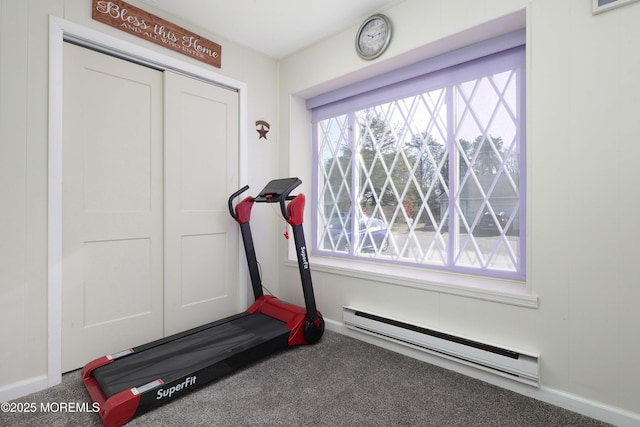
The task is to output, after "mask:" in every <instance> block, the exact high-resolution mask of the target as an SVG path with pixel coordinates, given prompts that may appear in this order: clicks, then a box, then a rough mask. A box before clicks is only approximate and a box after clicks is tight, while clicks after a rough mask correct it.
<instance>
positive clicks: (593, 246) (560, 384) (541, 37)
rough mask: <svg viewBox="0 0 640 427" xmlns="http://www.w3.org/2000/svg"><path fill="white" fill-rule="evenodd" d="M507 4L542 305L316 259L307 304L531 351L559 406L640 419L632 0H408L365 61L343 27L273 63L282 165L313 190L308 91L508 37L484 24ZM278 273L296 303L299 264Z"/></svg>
mask: <svg viewBox="0 0 640 427" xmlns="http://www.w3.org/2000/svg"><path fill="white" fill-rule="evenodd" d="M518 10H526V18H525V22H526V29H527V61H528V64H527V90H528V93H527V97H528V98H527V109H528V112H527V120H528V129H527V137H528V139H527V164H528V194H527V203H528V226H527V236H528V258H527V261H528V273H527V285H528V286H529V288H530V292H531V293H532V295H534V296H537V297H538V301H539V304H538V307H537V308H525V307H520V306H517V305H513V304H508V303H502V302H492V301H486V300H481V299H476V298H469V297H463V296H459V295H455V294H450V293H447V292H438V291H433V290H428V289H427V288H428V287H425V288H423V289H420V288H419V287H417V288H416V287H404V286H397V285H394V284H391V283H388V282H385V280H384V279H380V280H376V281H371V280H365V279H358V278H356V277H346V276H344V275H340V274H337V273H332V272H331V271H328V270H327V269H318V268H316V269H315V270H313V280H314V286H315V293H316V296H317V299H318V307H319V309H320V310H321V311H323V312H324V314H325V316H326V317H327V318H329V319H332V320H334V321H337V322H341V319H342V311H341V307H342V306H344V305H353V306H355V307H358V308H363V309H368V310H371V311H373V312H377V313H381V314H383V315H387V316H390V317H395V318H399V319H402V320H405V321H408V322H413V323H417V324H419V325H423V326H425V327H432V328H438V329H441V330H445V331H448V332H451V333H455V334H461V335H464V336H468V337H472V338H474V339H477V340H480V341H488V342H491V343H496V344H498V345H502V346H506V347H514V348H518V349H521V350H523V351H530V352H533V353H538V354H540V356H541V390H546V391H549V392H550V393H551V394H552V395H554V396H557V397H558V403H561V402H560V400H562V398H561V397H562V396H564V398H566V399H565V406H571V405H572V404H571V403H570V404H568V405H567V404H566V401H571V402H573V404H577V406H579V407H580V408H582V410H583V412H585V411H584V408H585V406H591V407H593V408H596V407H598V408H599V409H598V410H596V411H595V412H596V413H595V414H594V415H596V416H602V414H605V415H606V414H609V415H611V414H613V415H611V417H613V418H610V419H613V420H617V421H619V422H627V421H629V420H633V422H636V421H640V363H638V357H637V355H638V354H639V353H640V334H639V333H638V332H637V331H638V327H639V326H640V311H639V310H637V309H635V307H636V306H637V301H639V300H640V286H639V285H638V284H639V281H638V278H637V277H638V273H637V266H636V265H635V263H636V262H637V260H636V258H637V254H638V250H637V240H638V236H640V230H639V228H640V225H639V223H638V221H637V220H636V216H637V215H636V213H637V212H638V211H639V210H640V191H638V188H637V184H636V182H637V177H636V176H637V166H636V162H637V159H638V158H640V144H638V140H637V139H638V135H639V134H640V122H639V121H638V119H637V117H638V113H639V112H640V110H639V108H640V107H638V99H639V98H640V79H638V76H640V27H638V26H637V23H638V22H640V3H635V4H631V5H629V6H627V7H624V8H621V9H616V10H612V11H609V12H607V13H604V14H601V15H598V16H593V15H592V14H591V0H582V1H578V0H528V1H525V0H521V1H516V0H485V1H481V2H480V1H477V0H430V1H423V0H407V1H405V2H403V3H401V4H400V5H398V6H395V7H393V8H391V9H390V10H388V11H386V12H385V13H386V14H387V15H388V16H389V17H390V19H391V21H392V22H393V25H394V30H395V33H394V36H393V39H392V42H391V45H390V47H389V50H388V51H387V52H386V53H385V54H384V55H383V56H382V57H381V58H380V59H378V60H376V61H374V62H373V63H370V62H365V61H362V60H360V59H359V58H358V56H357V55H356V53H355V52H354V49H353V44H354V43H353V39H354V36H355V31H356V29H357V24H354V26H353V27H352V28H351V29H349V30H348V31H345V32H343V33H340V34H337V35H335V36H333V37H331V38H328V39H326V40H324V41H322V42H320V43H318V44H316V45H314V46H312V47H309V48H307V49H305V50H303V51H301V52H299V53H296V54H295V55H292V56H290V57H288V58H286V59H285V60H283V61H282V62H281V64H280V98H279V101H280V112H281V121H280V127H281V128H282V129H283V130H285V129H286V131H283V132H282V138H281V141H280V143H281V154H280V155H281V157H282V158H288V164H286V163H285V164H283V166H282V174H283V175H286V174H290V175H297V176H300V177H301V179H302V180H303V181H304V182H305V188H304V191H306V192H307V194H311V186H310V184H311V179H312V170H313V165H312V146H311V139H310V124H309V114H308V112H307V111H306V110H305V107H304V99H305V98H307V97H310V96H313V95H317V94H319V93H322V92H323V91H326V90H329V89H334V88H337V87H340V86H342V85H345V84H348V83H350V82H353V81H357V80H358V79H362V78H366V77H368V76H371V75H373V74H376V73H378V72H382V71H386V70H389V69H393V68H395V67H397V66H399V65H401V64H404V63H410V62H415V61H418V60H420V59H425V58H428V57H430V56H433V55H435V54H437V53H440V52H442V51H443V50H446V49H451V48H454V47H459V45H460V44H461V43H462V44H464V43H465V42H469V41H470V40H469V39H472V38H474V37H476V38H477V37H482V34H485V35H486V37H487V38H488V37H489V36H491V35H494V34H491V33H493V32H495V33H496V34H497V33H500V32H503V31H504V32H507V31H508V30H509V28H508V26H504V25H486V23H488V22H490V21H493V20H495V19H498V18H501V17H504V16H505V15H509V14H511V13H513V12H517V11H518ZM363 18H364V17H363ZM511 21H512V20H511ZM511 21H509V22H511ZM516 21H517V20H516ZM477 28H481V31H477ZM309 219H310V215H309V209H308V210H307V218H306V223H307V224H308V223H309V222H310V221H309ZM308 233H309V231H308ZM310 238H311V234H310V233H309V235H308V237H307V239H310ZM286 249H287V248H286V245H284V244H283V245H281V248H280V254H281V256H282V257H283V258H286V257H287V254H286ZM314 261H315V263H316V265H320V264H322V262H323V261H322V259H319V258H318V257H315V258H312V259H311V262H312V266H313V265H314V264H313V263H314ZM281 270H282V272H281V290H282V296H283V298H285V299H289V300H292V301H298V302H300V301H301V297H300V292H299V279H298V276H297V274H298V273H297V271H296V268H295V266H292V265H291V264H286V265H283V266H282V268H281ZM578 402H582V403H581V404H578ZM609 415H606V416H609ZM617 415H620V418H616V416H617ZM620 420H622V421H620Z"/></svg>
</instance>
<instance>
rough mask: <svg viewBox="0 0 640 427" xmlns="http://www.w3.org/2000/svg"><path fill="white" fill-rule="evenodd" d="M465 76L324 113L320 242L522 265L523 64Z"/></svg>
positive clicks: (356, 249)
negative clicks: (332, 112)
mask: <svg viewBox="0 0 640 427" xmlns="http://www.w3.org/2000/svg"><path fill="white" fill-rule="evenodd" d="M476 74H477V73H476ZM462 80H463V81H457V82H455V83H451V84H447V85H443V86H441V87H435V88H433V87H432V88H430V89H429V90H425V91H419V92H416V93H413V94H409V95H406V96H401V97H399V99H395V100H387V101H385V102H382V103H379V104H375V103H374V104H373V105H370V106H367V107H364V108H360V109H355V110H353V111H349V112H347V113H345V114H340V115H335V116H331V117H328V118H325V119H323V120H318V121H317V124H316V125H317V130H316V132H317V134H316V141H317V142H316V144H317V150H318V175H317V176H318V179H317V185H318V187H317V196H318V197H317V200H316V202H317V217H316V225H317V234H316V236H317V237H316V246H317V248H318V249H319V250H321V251H324V252H331V253H335V254H342V255H343V256H352V257H364V258H373V259H376V260H381V261H391V262H400V263H406V264H414V265H416V264H417V265H424V266H432V267H436V268H447V269H453V270H461V271H479V272H481V274H490V275H496V272H497V273H499V272H506V273H507V274H509V273H521V272H522V256H523V253H522V252H523V251H522V247H523V246H522V242H523V236H522V235H521V229H522V228H523V227H522V225H521V214H520V212H521V211H522V209H523V202H522V200H523V194H522V190H523V189H522V188H521V187H522V183H521V181H522V180H521V176H522V173H523V171H522V167H521V162H522V158H521V152H522V151H521V150H522V141H521V139H522V129H521V126H522V123H523V122H522V120H521V115H522V111H521V108H519V106H520V105H523V104H522V103H523V99H522V90H521V89H520V87H521V80H522V72H521V68H520V67H512V68H508V69H501V70H499V71H497V72H492V73H485V74H482V75H478V76H476V77H473V78H468V79H462ZM498 275H499V274H498Z"/></svg>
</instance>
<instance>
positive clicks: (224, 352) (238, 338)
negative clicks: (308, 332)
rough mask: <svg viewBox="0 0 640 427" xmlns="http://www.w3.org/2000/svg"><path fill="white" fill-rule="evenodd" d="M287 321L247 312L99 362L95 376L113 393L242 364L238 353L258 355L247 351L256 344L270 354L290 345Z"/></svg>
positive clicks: (224, 371)
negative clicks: (159, 380) (100, 364)
mask: <svg viewBox="0 0 640 427" xmlns="http://www.w3.org/2000/svg"><path fill="white" fill-rule="evenodd" d="M284 325H285V323H284V322H282V321H280V320H277V319H274V318H272V317H269V316H265V315H263V314H260V313H255V314H251V315H247V316H244V317H240V318H237V319H233V320H231V321H230V322H227V323H222V324H219V325H217V326H213V327H211V328H208V329H204V330H201V331H199V332H196V333H194V334H191V335H187V336H184V337H182V338H178V339H176V340H173V341H169V342H166V343H164V344H162V345H159V346H157V347H152V348H149V349H148V350H144V351H141V352H139V353H132V354H130V355H128V356H125V357H123V358H121V359H116V360H115V361H114V362H112V363H110V364H108V365H104V366H101V367H100V368H97V369H96V370H95V371H93V376H94V377H95V378H96V380H97V381H98V383H99V384H100V386H101V388H102V391H103V393H104V394H105V396H106V397H107V398H109V397H111V396H113V395H114V394H117V393H119V392H121V391H123V390H127V389H130V388H131V387H140V386H142V385H144V384H147V383H149V382H151V381H155V380H157V379H162V381H163V382H164V383H169V382H171V381H174V380H177V379H179V378H181V377H184V376H185V375H189V374H194V373H196V372H198V371H199V370H201V369H204V368H207V367H213V366H214V365H217V364H218V365H220V366H218V367H217V368H216V367H214V369H218V370H219V371H220V372H219V375H214V376H220V375H224V374H226V373H228V372H231V371H233V370H235V369H236V368H237V367H236V366H235V365H236V364H237V363H235V362H234V361H233V359H234V357H240V358H243V359H244V360H247V359H248V360H251V359H256V358H257V357H254V356H253V355H251V354H249V355H248V356H247V354H246V353H247V352H251V350H252V349H253V348H256V352H258V353H260V354H261V355H265V354H268V353H271V352H273V351H275V350H278V349H280V348H284V347H287V345H288V344H287V343H288V337H289V333H290V332H291V331H290V330H289V329H287V328H286V327H285V326H284ZM242 353H245V355H244V357H243V354H242ZM256 356H258V357H261V356H260V355H258V354H256Z"/></svg>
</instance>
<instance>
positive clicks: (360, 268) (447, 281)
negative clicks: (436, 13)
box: [307, 30, 537, 307]
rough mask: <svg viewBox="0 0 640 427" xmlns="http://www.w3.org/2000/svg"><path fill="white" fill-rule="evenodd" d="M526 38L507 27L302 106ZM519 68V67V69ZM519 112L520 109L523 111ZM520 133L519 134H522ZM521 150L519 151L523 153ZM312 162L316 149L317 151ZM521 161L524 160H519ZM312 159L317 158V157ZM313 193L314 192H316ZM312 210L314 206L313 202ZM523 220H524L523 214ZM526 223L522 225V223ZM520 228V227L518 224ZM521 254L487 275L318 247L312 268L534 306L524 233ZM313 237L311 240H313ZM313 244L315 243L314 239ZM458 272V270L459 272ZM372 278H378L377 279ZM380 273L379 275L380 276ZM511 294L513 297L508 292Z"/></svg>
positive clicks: (448, 64) (337, 98)
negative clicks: (509, 270) (506, 269)
mask: <svg viewBox="0 0 640 427" xmlns="http://www.w3.org/2000/svg"><path fill="white" fill-rule="evenodd" d="M524 40H525V31H524V30H519V31H515V32H513V33H509V34H506V35H503V36H500V37H497V38H495V39H492V40H489V41H485V42H481V43H478V44H475V45H472V46H468V47H467V48H463V49H459V50H457V51H455V52H450V53H448V54H445V55H441V56H439V57H436V58H431V59H429V60H426V61H423V62H420V63H417V64H414V65H413V66H409V67H405V68H404V69H402V70H399V71H394V72H392V73H388V74H385V75H382V76H378V77H376V78H373V79H369V80H366V81H362V82H360V83H357V84H355V85H351V86H349V87H347V88H341V89H339V90H335V91H332V92H329V93H325V94H323V95H320V96H317V97H315V98H312V99H309V100H307V108H309V109H311V110H313V109H315V108H318V107H321V106H326V105H329V104H331V103H334V102H337V101H340V100H343V99H346V98H350V97H353V96H357V95H360V94H363V93H366V92H369V91H371V90H374V89H376V88H379V87H382V86H387V85H392V84H396V83H398V82H400V81H403V80H406V79H411V78H414V77H416V76H419V75H422V74H424V73H425V72H427V73H429V72H434V71H438V70H442V69H444V68H448V67H451V66H453V65H456V64H459V63H462V62H466V61H469V60H473V59H475V58H478V57H484V56H487V55H491V54H493V53H497V52H501V51H503V50H508V49H510V48H513V47H517V46H523V45H524ZM523 71H524V70H523ZM522 114H523V117H524V111H523V112H522ZM522 138H524V135H523V136H522ZM523 154H524V153H523ZM315 160H316V162H317V154H316V159H315ZM523 163H524V162H523ZM316 165H317V163H316ZM315 175H316V177H315V178H314V180H315V181H314V188H315V189H316V190H315V191H317V171H315ZM525 176H526V171H525V170H524V169H523V170H522V171H521V173H520V177H521V179H522V180H523V185H524V178H525ZM316 196H317V194H316ZM521 200H522V204H523V207H522V208H521V209H520V212H522V215H523V216H524V213H525V212H526V208H525V206H524V205H525V200H526V196H525V194H524V193H523V195H522V198H521ZM314 211H315V207H314ZM312 216H313V224H312V229H313V230H314V231H315V230H316V229H317V228H316V227H317V221H316V218H315V213H314V214H313V215H312ZM523 221H524V220H523ZM525 229H526V228H525ZM523 231H524V230H523ZM522 240H523V244H522V245H521V253H520V260H521V263H522V268H521V270H520V271H519V272H518V274H507V275H504V276H502V275H500V274H498V275H495V276H494V275H492V274H491V273H490V274H488V275H487V274H485V275H484V276H485V277H482V276H483V274H480V275H479V277H471V276H469V273H471V274H474V273H473V271H467V272H462V271H460V270H456V269H453V270H449V271H447V269H444V270H438V269H435V270H432V269H431V268H430V267H429V266H427V267H425V266H411V265H397V264H396V265H393V264H386V265H381V264H380V263H379V262H377V261H378V260H375V259H373V261H376V262H374V263H371V262H367V261H366V260H362V259H357V258H355V259H354V258H350V259H348V262H345V261H346V260H344V259H340V257H339V256H338V257H335V256H332V254H327V253H326V251H317V250H316V252H315V253H314V254H315V259H316V266H317V267H316V269H321V270H325V271H330V272H334V273H336V272H339V273H340V274H343V275H347V276H351V275H353V276H354V277H359V278H362V277H363V274H364V275H365V276H368V277H369V278H370V279H371V280H378V281H380V280H383V281H384V282H385V283H392V284H393V283H395V284H399V285H402V286H410V287H418V288H428V289H434V290H439V291H446V292H450V293H451V292H452V293H456V294H460V293H462V294H466V295H469V296H471V295H473V296H474V297H476V298H481V299H490V300H495V299H496V295H498V294H503V293H508V294H511V296H508V297H507V299H511V302H512V303H514V304H516V305H522V306H527V307H534V306H537V299H536V298H535V297H533V296H531V295H530V294H529V292H528V290H527V289H526V286H525V281H526V280H525V279H526V270H525V261H526V251H525V250H524V249H525V248H526V243H525V238H523V239H522ZM314 243H315V242H314ZM314 247H316V248H317V245H315V244H314ZM460 273H462V274H460ZM376 278H377V279H376ZM381 278H382V279H381ZM513 297H515V300H513V299H512V298H513Z"/></svg>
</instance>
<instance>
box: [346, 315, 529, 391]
mask: <svg viewBox="0 0 640 427" xmlns="http://www.w3.org/2000/svg"><path fill="white" fill-rule="evenodd" d="M343 321H344V324H345V326H346V327H347V328H349V329H354V330H357V331H360V332H364V333H366V334H369V335H373V336H377V337H379V338H383V339H386V340H390V341H393V342H396V343H398V344H402V345H406V346H409V347H411V348H414V349H418V350H421V351H424V352H426V353H429V354H432V355H436V356H440V357H444V358H446V359H448V360H453V361H455V362H459V363H463V364H465V365H468V366H472V367H475V368H478V369H481V370H483V371H488V372H491V373H494V374H496V375H500V376H502V377H506V378H510V379H513V380H516V381H520V382H523V383H526V384H530V385H534V386H537V385H538V381H539V368H538V356H536V355H531V354H524V353H521V352H518V351H514V350H509V349H505V348H500V347H496V346H494V345H490V344H485V343H480V342H477V341H473V340H470V339H467V338H462V337H458V336H455V335H451V334H447V333H444V332H440V331H435V330H432V329H426V328H423V327H420V326H416V325H411V324H408V323H404V322H400V321H398V320H394V319H389V318H386V317H382V316H379V315H376V314H372V313H367V312H364V311H362V310H358V309H356V308H353V307H343Z"/></svg>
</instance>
